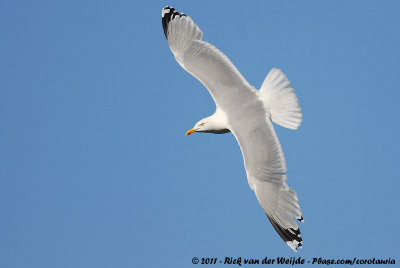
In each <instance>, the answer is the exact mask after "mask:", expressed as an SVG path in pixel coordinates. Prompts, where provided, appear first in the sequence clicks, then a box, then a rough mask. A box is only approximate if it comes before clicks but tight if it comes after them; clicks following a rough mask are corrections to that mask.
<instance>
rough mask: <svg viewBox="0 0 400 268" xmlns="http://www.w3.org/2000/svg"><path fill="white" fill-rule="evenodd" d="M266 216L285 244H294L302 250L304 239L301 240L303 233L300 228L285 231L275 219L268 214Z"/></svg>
mask: <svg viewBox="0 0 400 268" xmlns="http://www.w3.org/2000/svg"><path fill="white" fill-rule="evenodd" d="M265 215H267V217H268V219H269V221H270V222H271V224H272V226H273V227H274V229H275V230H276V232H277V233H278V234H279V236H280V237H281V238H282V239H283V240H284V241H285V242H293V243H294V244H295V245H296V246H297V247H299V248H302V246H303V239H302V238H301V233H300V229H299V228H297V229H293V228H289V229H283V228H282V227H281V226H280V225H279V224H278V223H277V222H276V221H275V220H274V219H272V218H271V217H270V216H268V214H267V213H265Z"/></svg>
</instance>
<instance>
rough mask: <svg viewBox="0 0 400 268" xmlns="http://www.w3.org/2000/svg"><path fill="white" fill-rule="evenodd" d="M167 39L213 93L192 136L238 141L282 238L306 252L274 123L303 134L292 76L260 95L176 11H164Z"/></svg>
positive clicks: (279, 76)
mask: <svg viewBox="0 0 400 268" xmlns="http://www.w3.org/2000/svg"><path fill="white" fill-rule="evenodd" d="M162 25H163V29H164V34H165V37H166V38H167V40H168V44H169V46H170V48H171V50H172V52H173V54H174V56H175V59H176V61H177V62H178V63H179V64H180V65H181V66H182V67H183V68H184V69H185V70H186V71H187V72H189V73H190V74H192V75H193V76H194V77H196V78H197V79H198V80H199V81H200V82H201V83H202V84H203V85H204V86H205V87H206V88H207V89H208V90H209V92H210V94H211V96H212V97H213V99H214V101H215V104H216V111H215V113H214V114H213V115H211V116H209V117H206V118H204V119H202V120H200V121H199V122H197V123H196V124H195V126H194V127H193V128H192V129H190V130H188V131H187V133H186V135H190V134H192V133H194V132H207V133H217V134H222V133H227V132H232V133H233V135H234V136H235V137H236V139H237V141H238V143H239V146H240V149H241V151H242V154H243V159H244V166H245V169H246V174H247V179H248V182H249V185H250V188H251V189H253V190H254V192H255V194H256V197H257V199H258V201H259V202H260V204H261V206H262V208H263V209H264V212H265V214H266V215H267V217H268V219H269V220H270V222H271V224H272V226H273V227H274V228H275V230H276V231H277V232H278V234H279V235H280V236H281V238H282V239H283V240H284V241H285V242H286V243H287V244H288V245H289V246H290V247H291V248H292V249H293V250H294V251H297V248H298V247H299V248H301V247H302V243H303V242H302V241H303V240H302V238H301V235H300V229H299V227H298V226H297V223H296V221H295V219H297V220H298V221H301V222H303V216H302V212H301V209H300V206H299V203H298V199H297V194H296V192H295V191H294V190H293V189H291V188H290V187H289V186H288V185H287V184H286V179H287V175H286V171H287V168H286V161H285V157H284V155H283V151H282V148H281V145H280V143H279V140H278V137H277V135H276V133H275V130H274V127H273V125H272V122H271V121H273V122H275V123H277V124H279V125H281V126H283V127H286V128H290V129H297V128H298V126H299V125H300V123H301V120H302V113H301V110H300V106H299V102H298V99H297V96H296V94H295V92H294V90H293V88H292V87H291V86H290V82H289V80H288V79H287V77H286V75H285V74H283V73H282V72H281V71H280V70H279V69H275V68H273V69H272V70H271V71H270V72H269V74H268V75H267V77H266V78H265V81H264V82H263V84H262V86H261V88H260V90H256V89H255V88H254V87H252V86H251V85H250V84H249V83H248V82H247V81H246V79H245V78H244V77H243V76H242V74H241V73H240V72H239V71H238V69H236V67H235V66H234V65H233V64H232V62H231V61H230V60H229V58H228V57H227V56H225V54H223V53H222V52H221V51H219V50H218V49H217V48H216V47H214V46H213V45H212V44H210V43H208V42H205V41H203V40H202V37H203V32H202V31H201V30H200V28H199V27H198V26H197V25H196V24H195V23H194V22H193V20H192V19H191V18H190V17H188V16H186V15H185V14H184V13H178V12H177V11H176V10H175V9H174V8H173V7H168V6H167V7H165V8H164V9H163V10H162Z"/></svg>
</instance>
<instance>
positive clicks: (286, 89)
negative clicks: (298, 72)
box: [260, 68, 303, 129]
mask: <svg viewBox="0 0 400 268" xmlns="http://www.w3.org/2000/svg"><path fill="white" fill-rule="evenodd" d="M260 97H261V99H262V100H263V103H264V106H265V108H266V109H267V110H268V112H269V113H270V116H271V120H272V121H273V122H274V123H276V124H278V125H281V126H283V127H286V128H290V129H297V128H298V127H299V126H300V124H301V121H302V117H303V116H302V113H301V109H300V106H299V101H298V99H297V96H296V93H295V92H294V89H293V88H292V87H291V86H290V81H289V80H288V79H287V77H286V75H285V74H284V73H282V71H281V70H279V69H276V68H273V69H272V70H271V71H270V72H269V73H268V75H267V77H266V78H265V80H264V82H263V84H262V85H261V88H260Z"/></svg>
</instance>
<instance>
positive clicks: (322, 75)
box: [0, 1, 400, 268]
mask: <svg viewBox="0 0 400 268" xmlns="http://www.w3.org/2000/svg"><path fill="white" fill-rule="evenodd" d="M167 4H168V5H173V6H174V7H176V8H177V9H178V10H179V11H184V12H186V13H187V14H188V15H190V16H191V17H192V18H193V19H194V20H195V22H196V23H197V24H198V25H199V26H200V27H201V28H202V30H203V31H204V39H205V40H207V41H209V42H211V43H213V44H214V45H215V46H217V47H218V48H219V49H221V50H222V51H223V52H224V53H225V54H226V55H228V57H230V59H231V60H232V61H233V63H234V64H235V65H236V66H237V67H238V69H239V70H240V71H241V72H242V74H243V75H244V76H245V77H246V78H247V80H248V81H249V82H250V83H251V84H252V85H254V86H255V87H257V88H258V87H259V86H260V85H261V83H262V81H263V80H264V78H265V77H266V75H267V73H268V71H269V70H270V69H271V68H272V67H278V68H281V69H282V70H283V71H284V72H285V73H286V74H287V75H288V77H289V79H290V80H291V81H292V84H293V86H294V88H295V90H296V92H297V94H298V97H299V100H300V104H301V107H302V110H303V113H304V121H303V124H302V125H301V127H300V128H299V130H297V131H291V130H287V129H283V128H281V127H279V126H276V131H277V133H278V136H279V138H280V141H281V143H282V146H283V149H284V152H285V155H286V159H287V164H288V184H289V185H290V186H291V187H293V188H294V189H295V190H296V191H297V193H298V196H299V199H300V203H301V206H302V208H303V212H304V218H305V220H306V223H305V224H301V230H302V234H303V238H304V249H303V250H302V251H300V252H299V253H297V254H296V253H294V252H292V251H291V249H290V248H289V247H287V246H286V245H285V244H284V242H283V241H281V239H280V237H279V236H278V235H277V234H276V232H275V230H274V229H273V228H272V226H271V225H270V223H269V222H268V219H267V218H266V217H265V215H264V213H263V211H262V209H261V207H260V206H259V204H258V202H257V200H256V198H255V195H254V193H253V192H252V191H251V190H250V188H249V186H248V183H247V179H246V177H245V171H244V168H243V161H242V156H241V153H240V149H239V146H238V145H237V143H236V141H235V139H234V137H233V136H232V135H231V134H226V135H212V134H195V135H192V136H189V137H186V136H185V131H186V130H187V129H188V128H191V127H192V126H193V125H194V124H195V123H196V122H197V121H198V120H199V119H201V118H203V117H205V116H208V115H210V114H212V113H213V112H214V103H213V101H212V99H211V97H210V95H209V94H208V92H207V91H206V90H205V89H204V87H203V86H202V85H201V84H200V83H199V82H198V81H197V80H196V79H195V78H193V77H192V76H191V75H189V74H188V73H186V72H185V71H184V70H183V69H182V68H181V67H180V66H179V65H178V64H177V63H176V62H175V59H174V57H173V55H172V53H171V52H170V50H169V47H168V45H167V42H166V40H165V37H164V35H163V31H162V27H161V8H162V7H164V6H165V5H167ZM399 8H400V4H399V2H398V1H384V2H379V1H329V2H328V1H307V2H304V1H274V2H273V1H251V3H250V2H249V1H170V2H166V1H142V2H139V1H64V2H59V1H1V2H0V36H1V41H0V58H1V60H0V126H1V129H0V267H5V268H6V267H40V268H46V267H191V266H193V264H191V258H192V257H194V256H197V257H218V258H223V257H225V256H232V257H239V256H242V257H248V258H250V257H254V258H263V257H265V256H268V257H277V256H286V257H290V256H302V257H304V258H308V259H310V258H312V257H325V258H331V257H335V258H347V257H350V258H352V257H360V258H361V257H366V258H369V257H382V258H386V257H390V258H396V259H397V261H398V262H399V259H398V257H399V244H398V243H399V235H398V231H399V221H400V217H399V208H398V204H399V201H400V200H399V193H398V190H399V187H400V183H399V179H400V175H399V174H400V165H399V163H398V162H399V158H398V157H399V151H400V146H399V145H400V144H399V137H400V128H399V115H400V108H399V104H400V101H399V100H400V88H399V83H398V80H399V74H400V63H399V62H400V61H399V58H400V57H399V56H400V53H399V48H400V37H399V25H400V19H399V15H398V14H399Z"/></svg>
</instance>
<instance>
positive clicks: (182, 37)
mask: <svg viewBox="0 0 400 268" xmlns="http://www.w3.org/2000/svg"><path fill="white" fill-rule="evenodd" d="M162 25H163V29H164V34H165V37H166V38H167V40H168V44H169V46H170V48H171V50H172V52H173V53H174V56H175V59H176V60H177V62H178V63H179V64H180V65H181V66H182V67H183V68H184V69H185V70H186V71H187V72H189V73H190V74H192V75H193V76H194V77H196V78H197V79H198V80H199V81H200V82H201V83H202V84H203V85H204V86H205V87H206V88H207V89H208V90H209V91H210V93H211V96H212V97H213V99H214V101H215V103H216V104H217V106H218V107H221V108H223V106H225V104H227V103H231V102H232V96H234V95H236V94H237V92H238V91H240V92H241V93H247V94H249V95H254V93H255V89H253V88H252V87H251V86H250V84H249V83H248V82H247V81H246V79H245V78H244V77H243V76H242V75H241V74H240V72H239V71H238V70H237V68H236V67H235V66H234V65H233V63H232V62H231V61H230V60H229V59H228V57H227V56H225V55H224V54H223V53H222V52H221V51H219V50H218V49H217V48H216V47H214V46H213V45H212V44H210V43H208V42H205V41H203V40H202V37H203V32H202V31H201V30H200V28H199V27H198V26H197V25H196V24H195V23H194V22H193V20H192V19H191V18H190V17H188V16H186V15H185V14H184V13H182V14H180V13H178V12H177V11H176V10H175V9H174V8H172V7H165V8H164V9H163V10H162Z"/></svg>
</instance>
